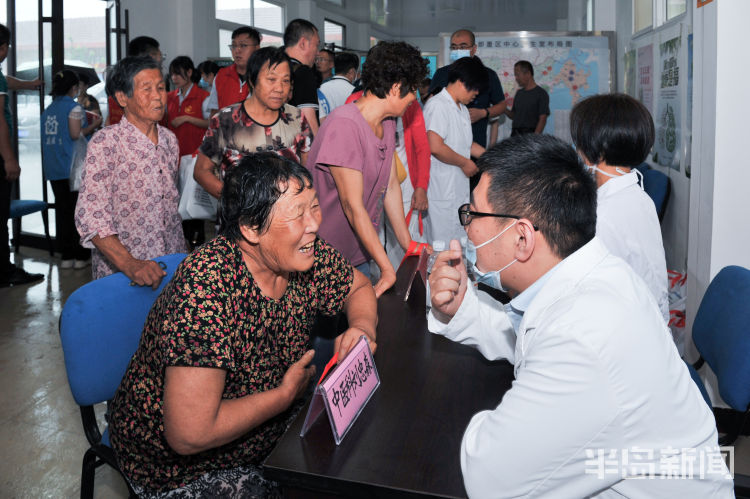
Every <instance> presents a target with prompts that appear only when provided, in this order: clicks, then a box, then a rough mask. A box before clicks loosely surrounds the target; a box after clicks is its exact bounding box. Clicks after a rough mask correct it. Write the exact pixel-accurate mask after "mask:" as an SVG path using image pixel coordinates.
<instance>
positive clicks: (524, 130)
mask: <svg viewBox="0 0 750 499" xmlns="http://www.w3.org/2000/svg"><path fill="white" fill-rule="evenodd" d="M534 131H536V128H532V127H520V128H511V129H510V136H511V137H515V136H516V135H524V134H527V133H534Z"/></svg>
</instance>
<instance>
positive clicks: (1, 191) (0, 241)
mask: <svg viewBox="0 0 750 499" xmlns="http://www.w3.org/2000/svg"><path fill="white" fill-rule="evenodd" d="M6 98H7V97H6ZM11 187H12V184H11V182H8V181H7V180H6V179H5V161H3V158H2V156H0V223H2V224H3V225H2V227H0V274H4V273H5V272H8V271H9V270H10V245H9V244H10V239H9V238H8V219H9V218H10V188H11Z"/></svg>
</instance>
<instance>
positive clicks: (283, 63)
mask: <svg viewBox="0 0 750 499" xmlns="http://www.w3.org/2000/svg"><path fill="white" fill-rule="evenodd" d="M247 79H248V82H249V84H250V89H251V92H252V93H251V94H250V96H249V97H248V98H247V99H245V100H244V101H243V102H238V103H236V104H232V105H231V106H228V107H225V108H224V109H222V110H221V111H219V112H218V113H216V114H215V115H214V116H213V118H211V120H210V122H209V126H208V130H207V131H206V136H205V137H204V138H203V144H202V145H201V147H200V152H199V154H198V160H197V161H196V163H195V174H194V176H195V180H196V181H197V182H198V183H199V184H200V185H202V186H203V188H204V189H206V191H208V192H209V193H210V194H211V195H213V196H214V197H216V198H218V197H219V196H220V195H221V186H222V180H221V178H223V177H224V174H225V173H226V171H227V169H229V168H231V167H232V166H233V165H235V164H237V162H238V161H239V160H240V158H241V157H242V156H243V155H245V154H249V153H254V152H260V151H273V152H275V153H276V154H278V155H280V156H284V157H286V158H289V159H292V160H294V161H296V162H297V163H300V164H305V160H306V159H307V152H308V151H309V150H310V128H309V126H308V124H307V121H306V120H305V118H304V117H303V116H302V113H301V112H300V110H299V109H297V108H296V107H294V106H291V105H289V104H285V102H286V101H287V98H288V97H289V94H290V92H291V85H292V73H291V64H290V62H289V57H287V55H286V53H285V52H284V49H283V48H276V47H264V48H262V49H259V50H256V51H255V52H254V53H253V55H252V56H251V57H250V60H249V61H248V63H247ZM217 168H218V169H219V170H220V173H221V175H220V178H219V177H217V176H216V175H215V173H214V172H215V171H216V169H217Z"/></svg>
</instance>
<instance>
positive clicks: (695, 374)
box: [685, 361, 713, 407]
mask: <svg viewBox="0 0 750 499" xmlns="http://www.w3.org/2000/svg"><path fill="white" fill-rule="evenodd" d="M685 365H686V366H687V368H688V372H689V373H690V377H691V378H693V381H694V382H695V384H696V385H698V390H700V392H701V395H702V396H703V400H705V401H706V404H708V407H713V405H712V404H711V398H710V397H709V396H708V390H706V385H704V384H703V380H702V379H701V377H700V375H699V374H698V371H696V370H695V368H694V367H693V366H692V364H690V363H689V362H687V361H685Z"/></svg>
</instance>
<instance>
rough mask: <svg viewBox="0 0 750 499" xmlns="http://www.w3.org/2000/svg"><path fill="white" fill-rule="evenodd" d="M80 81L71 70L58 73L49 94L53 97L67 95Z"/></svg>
mask: <svg viewBox="0 0 750 499" xmlns="http://www.w3.org/2000/svg"><path fill="white" fill-rule="evenodd" d="M78 81H79V79H78V75H77V74H76V72H75V71H71V70H70V69H63V70H61V71H58V72H57V73H55V76H54V77H53V78H52V90H50V93H49V94H50V95H51V96H52V97H61V96H63V95H67V93H68V92H70V89H71V88H73V86H74V85H77V84H78Z"/></svg>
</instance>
